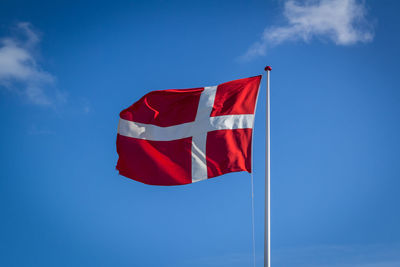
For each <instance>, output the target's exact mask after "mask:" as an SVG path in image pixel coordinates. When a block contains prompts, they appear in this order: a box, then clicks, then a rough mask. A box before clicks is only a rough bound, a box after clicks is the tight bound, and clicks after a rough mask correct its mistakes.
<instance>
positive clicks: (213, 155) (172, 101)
mask: <svg viewBox="0 0 400 267" xmlns="http://www.w3.org/2000/svg"><path fill="white" fill-rule="evenodd" d="M260 81H261V75H260V76H255V77H250V78H245V79H240V80H235V81H230V82H226V83H223V84H220V85H218V86H210V87H202V88H193V89H180V90H160V91H153V92H150V93H148V94H146V95H145V96H143V97H142V98H141V99H140V100H139V101H137V102H136V103H134V104H133V105H132V106H130V107H129V108H127V109H125V110H123V111H122V112H121V113H120V120H119V125H118V135H117V152H118V155H119V159H118V163H117V169H118V171H119V173H120V174H121V175H123V176H126V177H128V178H131V179H133V180H136V181H139V182H142V183H145V184H151V185H182V184H188V183H193V182H197V181H201V180H205V179H208V178H212V177H216V176H219V175H222V174H225V173H229V172H237V171H247V172H251V139H252V130H253V123H254V109H255V105H256V101H257V95H258V89H259V85H260Z"/></svg>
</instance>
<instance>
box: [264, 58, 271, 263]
mask: <svg viewBox="0 0 400 267" xmlns="http://www.w3.org/2000/svg"><path fill="white" fill-rule="evenodd" d="M271 70H272V68H271V67H270V66H266V67H265V71H266V72H267V99H266V100H267V103H266V104H267V106H266V108H265V113H266V114H265V115H266V116H265V132H266V134H265V221H264V267H271V212H270V211H271V202H270V200H271V199H270V192H271V190H270V187H271V183H270V180H271V153H270V145H271V143H270V142H271V136H270V130H271V129H270V85H269V80H270V77H269V75H270V72H271Z"/></svg>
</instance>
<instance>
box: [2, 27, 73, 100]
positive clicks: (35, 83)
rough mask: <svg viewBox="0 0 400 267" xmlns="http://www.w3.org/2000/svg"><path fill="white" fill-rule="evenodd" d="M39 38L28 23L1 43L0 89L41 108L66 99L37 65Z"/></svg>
mask: <svg viewBox="0 0 400 267" xmlns="http://www.w3.org/2000/svg"><path fill="white" fill-rule="evenodd" d="M39 43H40V36H39V35H38V33H37V32H36V31H34V30H33V28H32V25H31V24H30V23H27V22H22V23H18V24H17V26H16V28H15V34H14V35H13V36H8V37H4V38H1V39H0V88H1V87H2V88H6V89H8V90H9V91H11V92H14V93H17V94H19V95H21V96H23V97H24V98H25V99H27V100H28V101H29V102H30V103H33V104H35V105H39V106H55V105H56V104H59V103H62V102H65V101H66V95H65V93H63V92H62V91H60V90H58V89H57V88H56V86H55V82H56V78H55V76H54V75H52V74H51V73H49V72H47V71H45V70H43V69H42V67H41V66H40V65H39V64H38V57H37V50H38V45H39Z"/></svg>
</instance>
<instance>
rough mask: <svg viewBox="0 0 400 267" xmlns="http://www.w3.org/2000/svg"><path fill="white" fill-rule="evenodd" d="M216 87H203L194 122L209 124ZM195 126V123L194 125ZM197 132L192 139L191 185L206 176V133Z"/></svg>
mask: <svg viewBox="0 0 400 267" xmlns="http://www.w3.org/2000/svg"><path fill="white" fill-rule="evenodd" d="M216 92H217V86H211V87H204V91H203V92H202V93H201V95H200V101H199V106H198V108H197V114H196V119H195V122H200V124H202V123H204V122H206V121H207V122H208V123H209V122H210V115H211V111H212V108H213V106H214V99H215V93H216ZM195 124H196V123H195ZM207 128H208V127H206V129H207ZM206 129H205V131H202V132H199V133H198V134H195V135H194V136H193V137H192V183H194V182H198V181H201V180H205V179H207V178H208V176H207V162H206V146H207V131H206Z"/></svg>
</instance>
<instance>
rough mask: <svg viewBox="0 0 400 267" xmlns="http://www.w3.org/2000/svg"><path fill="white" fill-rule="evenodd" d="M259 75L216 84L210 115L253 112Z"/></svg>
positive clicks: (259, 79)
mask: <svg viewBox="0 0 400 267" xmlns="http://www.w3.org/2000/svg"><path fill="white" fill-rule="evenodd" d="M260 81H261V75H260V76H255V77H250V78H245V79H240V80H235V81H231V82H227V83H223V84H220V85H218V88H217V94H216V95H215V101H214V107H213V110H212V112H211V117H216V116H221V115H237V114H254V108H255V106H256V100H257V93H258V87H259V86H260Z"/></svg>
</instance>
